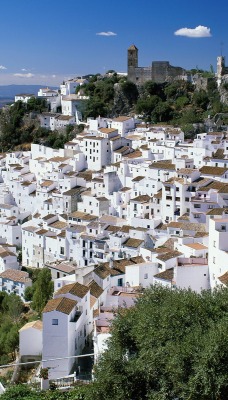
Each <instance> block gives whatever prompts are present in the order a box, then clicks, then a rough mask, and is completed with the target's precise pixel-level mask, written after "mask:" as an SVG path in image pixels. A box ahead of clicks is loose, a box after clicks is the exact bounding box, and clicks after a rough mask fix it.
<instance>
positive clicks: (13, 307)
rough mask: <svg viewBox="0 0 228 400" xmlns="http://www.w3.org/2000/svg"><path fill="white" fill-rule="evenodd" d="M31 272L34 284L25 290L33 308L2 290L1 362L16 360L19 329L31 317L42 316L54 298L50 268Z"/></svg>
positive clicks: (0, 296)
mask: <svg viewBox="0 0 228 400" xmlns="http://www.w3.org/2000/svg"><path fill="white" fill-rule="evenodd" d="M29 272H30V274H31V278H32V280H33V285H32V287H28V288H27V289H26V290H25V300H27V301H31V308H29V307H28V306H27V305H26V306H25V305H24V303H23V302H22V300H21V299H20V297H19V296H18V295H17V294H8V293H6V292H0V364H6V363H8V362H10V361H12V360H15V358H16V349H17V348H18V345H19V333H18V330H19V329H20V328H21V327H22V326H23V325H24V324H25V323H26V322H28V321H29V320H30V319H37V318H38V317H40V316H41V313H42V310H43V308H44V306H45V305H46V303H47V302H48V300H49V299H50V298H52V294H53V290H54V286H53V282H52V281H51V273H50V270H49V269H48V268H43V269H42V270H34V271H32V270H31V271H29ZM32 310H33V311H32Z"/></svg>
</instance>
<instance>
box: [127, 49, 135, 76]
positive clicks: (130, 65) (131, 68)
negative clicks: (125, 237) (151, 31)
mask: <svg viewBox="0 0 228 400" xmlns="http://www.w3.org/2000/svg"><path fill="white" fill-rule="evenodd" d="M137 67H138V49H137V47H136V46H135V45H134V44H132V45H131V46H130V47H129V48H128V50H127V75H128V79H129V80H130V81H133V82H135V68H137Z"/></svg>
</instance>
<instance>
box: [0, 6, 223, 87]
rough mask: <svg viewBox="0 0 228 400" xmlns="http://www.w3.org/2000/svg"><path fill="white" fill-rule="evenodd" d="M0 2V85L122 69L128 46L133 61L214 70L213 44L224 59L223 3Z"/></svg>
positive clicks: (58, 80) (57, 81) (52, 81)
mask: <svg viewBox="0 0 228 400" xmlns="http://www.w3.org/2000/svg"><path fill="white" fill-rule="evenodd" d="M0 5H1V14H0V35H1V40H0V85H7V84H11V83H17V84H42V85H43V84H48V85H58V84H60V83H61V81H62V80H63V79H66V78H70V77H74V76H80V75H84V74H88V73H98V72H99V73H104V72H106V71H107V70H109V69H114V70H116V71H118V72H126V70H127V48H128V47H129V46H130V45H131V44H133V43H134V44H135V45H136V46H137V47H138V49H139V65H140V66H149V65H150V64H151V62H152V61H160V60H167V61H170V63H171V64H172V65H174V66H181V67H183V68H186V69H190V68H195V67H196V66H198V67H199V68H202V69H207V70H209V69H210V65H211V64H212V65H213V66H214V68H215V67H216V57H217V56H218V55H220V53H221V42H223V45H222V48H223V55H225V56H227V64H228V24H227V12H228V1H227V0H220V1H219V2H218V3H212V2H210V1H208V0H207V1H206V0H191V1H187V0H186V1H184V0H163V1H161V0H160V1H159V0H156V1H154V0H140V1H139V0H137V1H136V0H115V1H113V2H110V1H108V0H106V1H104V0H97V1H95V0H85V1H79V0H65V1H62V0H1V4H0ZM217 6H218V8H216V7H217ZM185 28H186V29H185ZM175 33H176V34H175Z"/></svg>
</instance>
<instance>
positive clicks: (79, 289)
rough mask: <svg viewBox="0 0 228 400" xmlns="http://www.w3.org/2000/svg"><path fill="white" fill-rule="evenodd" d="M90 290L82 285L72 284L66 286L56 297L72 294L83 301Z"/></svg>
mask: <svg viewBox="0 0 228 400" xmlns="http://www.w3.org/2000/svg"><path fill="white" fill-rule="evenodd" d="M88 291H89V288H88V287H87V286H85V285H82V284H81V283H79V282H75V283H70V284H68V285H64V286H63V287H61V288H60V289H59V290H58V291H57V292H56V295H59V294H67V293H70V294H72V295H74V296H77V297H80V298H81V299H82V298H83V297H84V296H85V295H86V294H87V293H88Z"/></svg>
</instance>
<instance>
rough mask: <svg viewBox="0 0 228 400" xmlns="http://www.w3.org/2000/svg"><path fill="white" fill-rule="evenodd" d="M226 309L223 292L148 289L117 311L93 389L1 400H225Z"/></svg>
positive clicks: (227, 291)
mask: <svg viewBox="0 0 228 400" xmlns="http://www.w3.org/2000/svg"><path fill="white" fill-rule="evenodd" d="M227 308H228V289H221V290H216V291H214V292H213V293H211V292H203V293H202V294H196V293H194V292H192V291H190V290H189V291H180V290H173V291H172V290H170V289H165V288H162V287H156V286H155V287H151V288H150V289H148V290H146V291H145V293H144V295H143V296H142V297H141V298H139V300H138V301H137V304H136V306H135V307H132V308H131V309H122V310H120V311H119V312H118V315H117V316H116V318H115V320H114V322H113V326H112V337H111V339H110V341H109V348H108V351H106V352H105V353H104V355H103V356H102V358H101V359H100V361H99V364H98V365H97V366H96V368H95V377H96V380H95V382H94V383H93V384H91V385H86V386H85V387H81V388H80V387H77V388H75V389H73V390H72V391H71V392H69V393H65V394H64V393H63V394H60V393H59V392H57V393H56V391H55V392H53V393H51V392H46V393H45V394H41V393H40V394H39V396H40V397H38V395H37V393H34V395H32V394H31V392H30V394H25V396H24V397H23V396H21V395H18V397H13V396H12V395H11V397H10V390H13V389H10V390H9V391H8V392H6V393H5V394H4V395H3V396H2V397H1V400H9V399H10V400H11V399H14V398H17V399H24V400H28V399H29V400H32V399H37V398H39V399H50V400H51V399H53V400H54V399H58V400H61V399H75V400H77V399H82V400H83V399H84V400H100V399H104V400H111V399H112V400H144V399H148V400H158V399H159V400H174V399H175V400H182V399H183V400H184V399H186V400H227V398H228V397H227V393H228V372H227V365H228V352H227V349H228V335H227V331H228V318H227ZM14 390H16V389H14ZM52 396H53V397H52Z"/></svg>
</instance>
